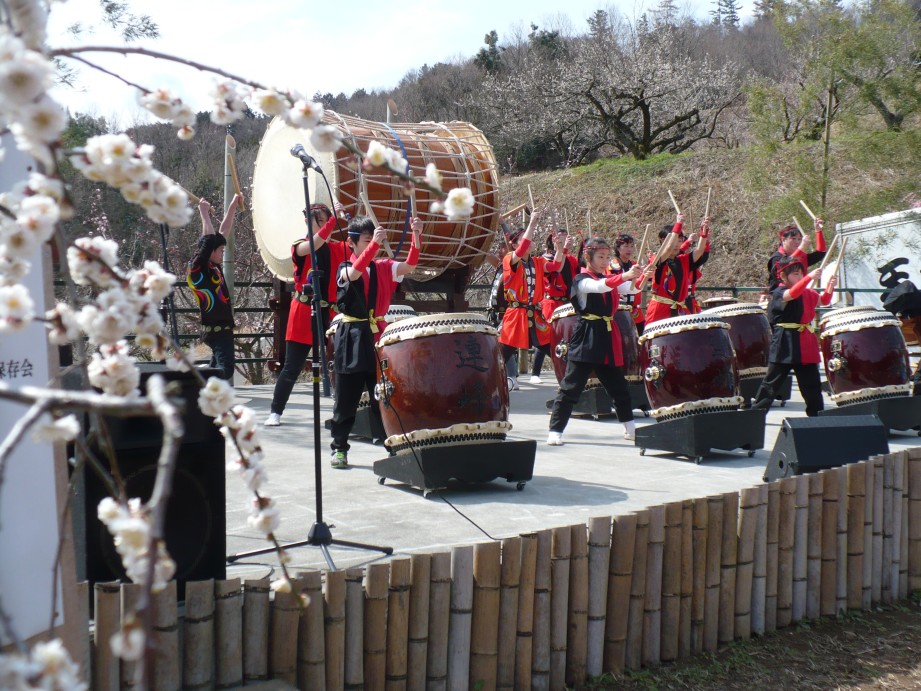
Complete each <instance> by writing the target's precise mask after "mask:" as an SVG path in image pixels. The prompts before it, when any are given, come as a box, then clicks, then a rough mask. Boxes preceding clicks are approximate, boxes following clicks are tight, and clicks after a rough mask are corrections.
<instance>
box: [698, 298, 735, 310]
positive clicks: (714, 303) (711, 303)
mask: <svg viewBox="0 0 921 691" xmlns="http://www.w3.org/2000/svg"><path fill="white" fill-rule="evenodd" d="M738 304H739V301H738V300H736V299H735V298H734V297H732V295H715V296H713V297H711V298H707V299H706V300H704V301H703V302H701V303H700V306H701V307H702V308H703V311H704V312H709V311H710V310H711V309H713V308H714V307H728V306H729V305H738Z"/></svg>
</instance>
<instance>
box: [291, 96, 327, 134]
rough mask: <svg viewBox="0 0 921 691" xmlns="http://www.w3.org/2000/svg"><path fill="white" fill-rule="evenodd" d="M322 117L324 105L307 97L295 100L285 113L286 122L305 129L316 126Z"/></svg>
mask: <svg viewBox="0 0 921 691" xmlns="http://www.w3.org/2000/svg"><path fill="white" fill-rule="evenodd" d="M322 117H323V106H322V105H321V104H319V103H314V102H312V101H308V100H306V99H299V100H297V101H295V103H294V105H293V106H291V108H290V109H288V111H287V112H286V113H285V115H284V119H285V122H287V123H288V124H289V125H292V126H294V127H300V128H301V129H305V130H312V129H313V128H314V127H316V126H317V125H318V124H319V123H320V118H322Z"/></svg>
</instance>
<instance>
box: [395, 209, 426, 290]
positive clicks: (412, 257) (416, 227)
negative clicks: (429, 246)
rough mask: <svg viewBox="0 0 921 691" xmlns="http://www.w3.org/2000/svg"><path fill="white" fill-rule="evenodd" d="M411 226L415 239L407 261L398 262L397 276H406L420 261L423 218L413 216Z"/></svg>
mask: <svg viewBox="0 0 921 691" xmlns="http://www.w3.org/2000/svg"><path fill="white" fill-rule="evenodd" d="M409 227H410V229H411V230H412V231H413V239H412V242H411V244H410V245H409V253H408V254H407V255H406V261H404V262H400V263H399V264H397V269H396V274H397V276H405V275H406V274H408V273H409V272H410V271H412V270H413V269H415V268H416V264H418V263H419V250H420V249H422V219H421V218H419V217H418V216H413V220H412V221H410V224H409Z"/></svg>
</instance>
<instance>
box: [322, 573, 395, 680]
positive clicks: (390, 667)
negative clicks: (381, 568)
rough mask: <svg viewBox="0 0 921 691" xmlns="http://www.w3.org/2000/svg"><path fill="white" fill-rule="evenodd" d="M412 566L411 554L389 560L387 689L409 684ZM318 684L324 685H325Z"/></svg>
mask: <svg viewBox="0 0 921 691" xmlns="http://www.w3.org/2000/svg"><path fill="white" fill-rule="evenodd" d="M411 569H412V562H411V561H410V559H409V557H402V558H394V559H391V560H390V587H389V589H388V593H387V667H386V678H387V682H386V686H385V688H387V689H388V691H402V690H403V689H405V688H406V678H407V670H408V660H409V650H408V644H409V584H410V573H411ZM307 688H309V687H307ZM316 688H322V686H319V687H316Z"/></svg>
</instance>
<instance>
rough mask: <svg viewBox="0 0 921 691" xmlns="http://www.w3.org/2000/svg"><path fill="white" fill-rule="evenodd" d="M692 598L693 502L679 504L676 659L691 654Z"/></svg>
mask: <svg viewBox="0 0 921 691" xmlns="http://www.w3.org/2000/svg"><path fill="white" fill-rule="evenodd" d="M693 597H694V502H692V501H691V500H690V499H685V500H684V501H682V502H681V607H680V610H681V619H680V624H679V625H678V657H679V658H685V657H688V656H689V655H690V654H691V606H692V599H693Z"/></svg>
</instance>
